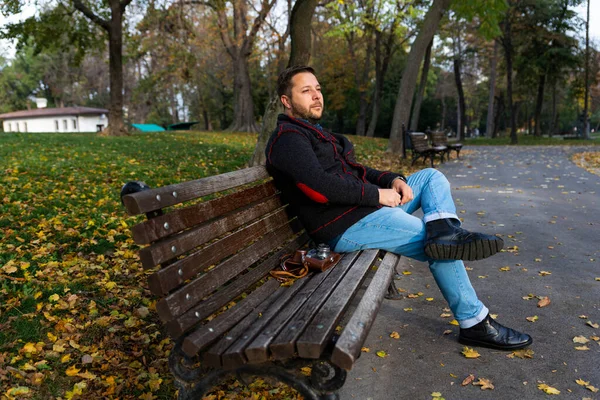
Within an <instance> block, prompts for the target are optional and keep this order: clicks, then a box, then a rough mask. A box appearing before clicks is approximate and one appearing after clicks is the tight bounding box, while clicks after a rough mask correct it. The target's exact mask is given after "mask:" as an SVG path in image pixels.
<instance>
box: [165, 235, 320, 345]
mask: <svg viewBox="0 0 600 400" xmlns="http://www.w3.org/2000/svg"><path fill="white" fill-rule="evenodd" d="M307 241H308V235H306V233H303V234H302V235H300V236H298V237H296V238H294V239H293V240H291V241H290V242H289V243H287V244H286V245H285V246H284V247H283V248H282V249H281V250H279V251H277V252H276V253H275V254H273V255H272V256H270V257H269V258H267V259H266V260H265V261H264V262H262V263H261V264H259V265H258V266H256V267H254V268H253V269H251V270H250V271H249V272H248V273H246V274H244V275H243V276H240V277H238V278H236V279H235V280H234V281H233V282H232V283H231V284H229V285H228V286H227V287H224V288H223V289H222V290H219V291H218V292H217V293H215V294H213V295H212V296H211V297H209V298H208V299H206V300H203V301H201V302H199V303H197V305H195V306H194V307H193V308H191V309H190V310H188V311H187V312H185V313H184V314H182V315H181V316H180V317H178V318H177V319H174V320H172V321H169V322H168V323H167V330H168V332H169V334H170V335H171V336H172V337H173V338H177V337H179V336H181V335H182V334H183V333H184V332H186V331H188V330H189V329H190V328H192V327H193V326H194V325H196V324H197V323H198V322H200V321H202V320H203V319H204V318H206V317H208V316H209V315H211V314H213V313H214V312H216V311H217V310H219V309H220V308H221V307H223V306H224V305H226V304H227V303H229V302H230V301H231V300H232V299H234V298H235V297H237V296H239V295H240V294H242V293H243V292H244V290H246V289H247V288H249V287H250V286H252V285H253V284H254V283H255V282H257V281H258V280H259V279H261V278H262V277H264V276H265V275H266V274H268V273H269V271H271V270H272V269H273V268H275V267H276V266H278V265H279V259H280V258H281V256H283V255H284V254H288V253H291V252H293V251H294V250H296V249H298V248H299V247H301V246H302V245H304V244H305V243H306V242H307Z"/></svg>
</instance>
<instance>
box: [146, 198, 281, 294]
mask: <svg viewBox="0 0 600 400" xmlns="http://www.w3.org/2000/svg"><path fill="white" fill-rule="evenodd" d="M288 219H289V217H288V213H287V209H283V208H282V209H281V210H278V211H276V212H274V213H273V214H270V215H268V216H267V217H265V218H261V219H259V220H258V221H256V222H253V223H251V224H250V225H246V226H244V227H243V228H242V229H240V230H237V231H235V232H233V233H231V234H229V235H227V236H225V237H223V238H221V239H219V240H217V241H216V242H214V243H210V244H209V245H208V246H206V247H203V248H202V249H200V250H197V251H195V252H193V253H191V254H189V255H187V256H186V257H185V258H182V259H180V260H177V261H175V262H174V263H172V264H170V265H168V266H165V267H163V268H162V269H159V270H158V271H156V272H155V273H154V274H152V275H150V277H148V284H149V286H150V291H152V293H154V294H156V295H158V296H163V295H165V294H167V293H169V292H170V291H171V290H173V289H175V288H177V287H178V286H180V285H181V284H183V283H184V282H185V281H186V280H188V279H191V278H193V277H194V276H196V275H197V274H198V273H200V272H204V270H205V269H206V268H207V267H209V266H211V265H213V264H216V263H218V262H219V261H220V260H222V259H224V258H226V257H229V256H230V255H232V254H233V253H235V252H237V251H238V250H239V249H241V248H243V247H245V246H246V245H247V244H248V243H250V242H251V241H254V240H256V238H257V237H260V236H263V235H265V234H267V233H268V232H270V231H272V230H274V229H275V228H277V227H279V226H281V225H283V224H285V223H286V222H287V221H288Z"/></svg>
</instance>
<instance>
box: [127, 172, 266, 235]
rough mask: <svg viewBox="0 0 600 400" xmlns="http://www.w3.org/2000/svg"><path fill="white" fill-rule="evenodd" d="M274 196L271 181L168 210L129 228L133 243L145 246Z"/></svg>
mask: <svg viewBox="0 0 600 400" xmlns="http://www.w3.org/2000/svg"><path fill="white" fill-rule="evenodd" d="M275 193H277V190H276V189H275V185H274V183H273V181H269V182H266V183H264V184H262V185H258V186H254V187H251V188H249V189H246V190H243V191H239V192H236V193H233V194H229V195H227V196H223V197H220V198H218V199H214V200H210V201H207V202H203V203H198V204H194V205H192V206H190V207H186V208H180V209H176V210H172V211H171V212H169V213H168V214H165V215H161V216H159V217H155V218H152V219H149V220H146V221H144V222H142V223H140V224H138V225H136V226H134V227H133V228H132V234H133V240H134V241H135V242H136V243H137V244H149V243H152V242H154V241H156V240H159V239H162V238H165V237H167V236H170V235H172V234H174V233H177V232H179V231H183V230H185V229H188V228H191V227H193V226H195V225H198V224H201V223H203V222H206V221H209V220H211V219H213V218H216V217H219V216H221V215H224V214H226V213H228V212H231V211H233V210H235V209H237V208H240V207H243V206H245V205H248V204H251V203H253V202H255V201H258V200H260V199H264V198H267V197H271V196H273V195H274V194H275Z"/></svg>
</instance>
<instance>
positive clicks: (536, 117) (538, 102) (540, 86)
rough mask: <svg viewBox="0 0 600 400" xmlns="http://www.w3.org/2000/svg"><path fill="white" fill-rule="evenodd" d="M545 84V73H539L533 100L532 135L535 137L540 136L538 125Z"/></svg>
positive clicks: (540, 130)
mask: <svg viewBox="0 0 600 400" xmlns="http://www.w3.org/2000/svg"><path fill="white" fill-rule="evenodd" d="M545 85H546V74H545V73H543V74H542V75H540V81H539V83H538V92H537V100H536V102H535V115H534V117H533V118H534V123H535V127H534V131H533V135H534V136H535V137H541V136H542V129H541V128H542V127H541V126H540V118H541V115H542V106H543V105H544V88H545Z"/></svg>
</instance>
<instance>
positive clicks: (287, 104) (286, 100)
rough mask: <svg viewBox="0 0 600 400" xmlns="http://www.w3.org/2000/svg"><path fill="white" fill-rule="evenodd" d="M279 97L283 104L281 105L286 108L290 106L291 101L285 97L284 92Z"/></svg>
mask: <svg viewBox="0 0 600 400" xmlns="http://www.w3.org/2000/svg"><path fill="white" fill-rule="evenodd" d="M279 99H280V100H281V104H283V107H285V108H287V109H288V110H289V109H291V108H292V102H291V101H290V98H289V97H287V96H286V95H285V94H284V95H282V96H281V97H280V98H279Z"/></svg>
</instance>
